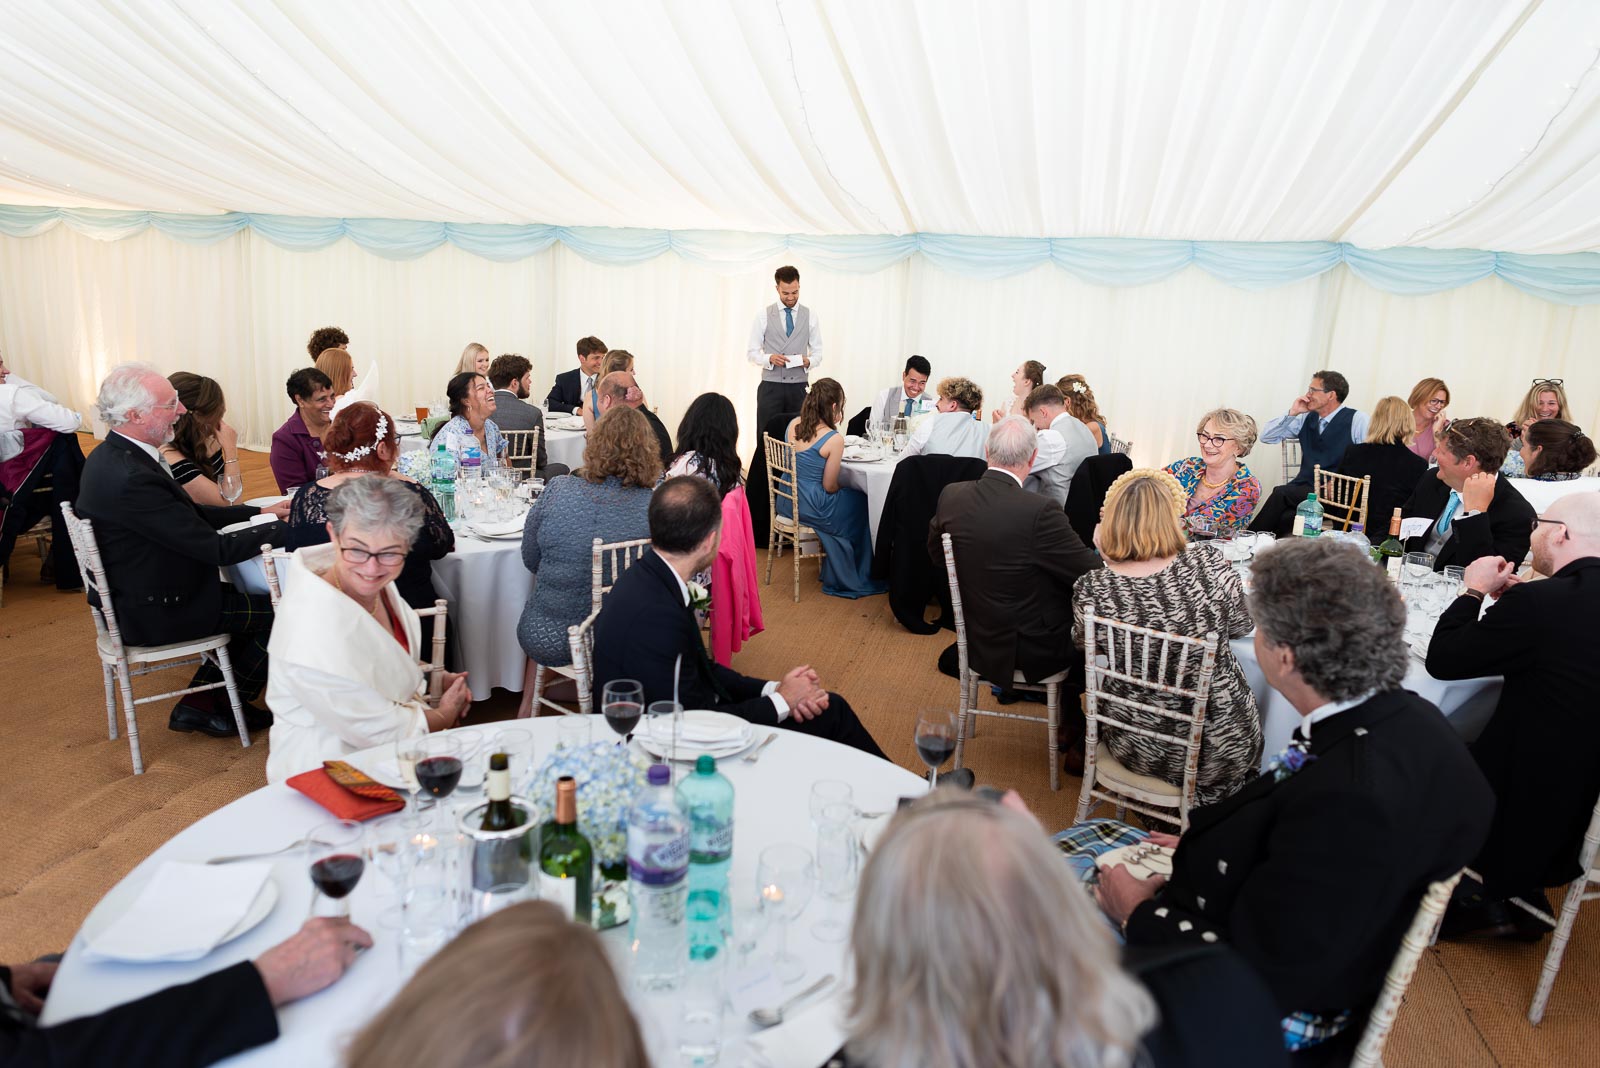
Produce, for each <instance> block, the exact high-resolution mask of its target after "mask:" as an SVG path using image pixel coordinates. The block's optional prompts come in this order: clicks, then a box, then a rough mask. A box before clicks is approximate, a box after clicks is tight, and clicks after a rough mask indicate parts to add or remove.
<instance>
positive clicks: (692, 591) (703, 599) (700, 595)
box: [689, 582, 711, 612]
mask: <svg viewBox="0 0 1600 1068" xmlns="http://www.w3.org/2000/svg"><path fill="white" fill-rule="evenodd" d="M689 607H690V608H693V609H694V610H695V611H696V612H705V611H708V610H710V608H711V591H710V590H708V589H706V588H705V587H704V586H702V585H700V583H698V582H691V583H689Z"/></svg>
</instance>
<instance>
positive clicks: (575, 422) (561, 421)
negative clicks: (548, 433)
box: [545, 415, 583, 430]
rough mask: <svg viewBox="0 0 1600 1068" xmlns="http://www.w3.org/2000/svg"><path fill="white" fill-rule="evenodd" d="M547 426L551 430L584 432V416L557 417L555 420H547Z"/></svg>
mask: <svg viewBox="0 0 1600 1068" xmlns="http://www.w3.org/2000/svg"><path fill="white" fill-rule="evenodd" d="M545 425H546V426H548V427H549V428H550V429H551V430H582V429H583V416H581V415H561V416H557V417H555V418H554V419H550V420H547V421H546V423H545Z"/></svg>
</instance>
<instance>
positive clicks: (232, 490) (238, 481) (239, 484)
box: [217, 464, 244, 504]
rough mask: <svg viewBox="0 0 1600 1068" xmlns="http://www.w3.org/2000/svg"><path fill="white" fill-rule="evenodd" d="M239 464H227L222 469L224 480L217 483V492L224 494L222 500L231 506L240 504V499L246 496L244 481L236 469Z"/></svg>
mask: <svg viewBox="0 0 1600 1068" xmlns="http://www.w3.org/2000/svg"><path fill="white" fill-rule="evenodd" d="M237 466H238V465H237V464H226V465H224V466H223V469H222V478H221V479H220V480H219V481H218V482H217V492H218V493H220V494H222V499H223V500H225V501H227V502H228V503H229V504H238V503H239V498H240V497H243V496H244V479H242V478H240V477H239V472H238V471H237V470H236V469H235V468H237Z"/></svg>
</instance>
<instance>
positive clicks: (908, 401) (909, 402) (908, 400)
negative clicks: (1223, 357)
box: [900, 397, 915, 418]
mask: <svg viewBox="0 0 1600 1068" xmlns="http://www.w3.org/2000/svg"><path fill="white" fill-rule="evenodd" d="M913 403H915V402H914V401H912V399H911V398H910V397H907V398H906V410H905V411H903V412H901V413H900V414H901V415H904V416H907V417H908V418H909V417H910V415H911V405H912V404H913Z"/></svg>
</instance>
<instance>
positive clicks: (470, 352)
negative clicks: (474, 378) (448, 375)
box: [452, 341, 489, 378]
mask: <svg viewBox="0 0 1600 1068" xmlns="http://www.w3.org/2000/svg"><path fill="white" fill-rule="evenodd" d="M467 371H471V372H472V373H473V374H479V375H482V376H483V377H485V378H488V377H489V350H488V349H486V348H484V347H483V346H482V345H480V344H478V343H477V342H476V341H472V342H468V344H467V347H466V348H464V349H462V350H461V359H459V360H457V361H456V369H455V371H454V372H452V373H453V374H458V375H459V374H464V373H465V372H467Z"/></svg>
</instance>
